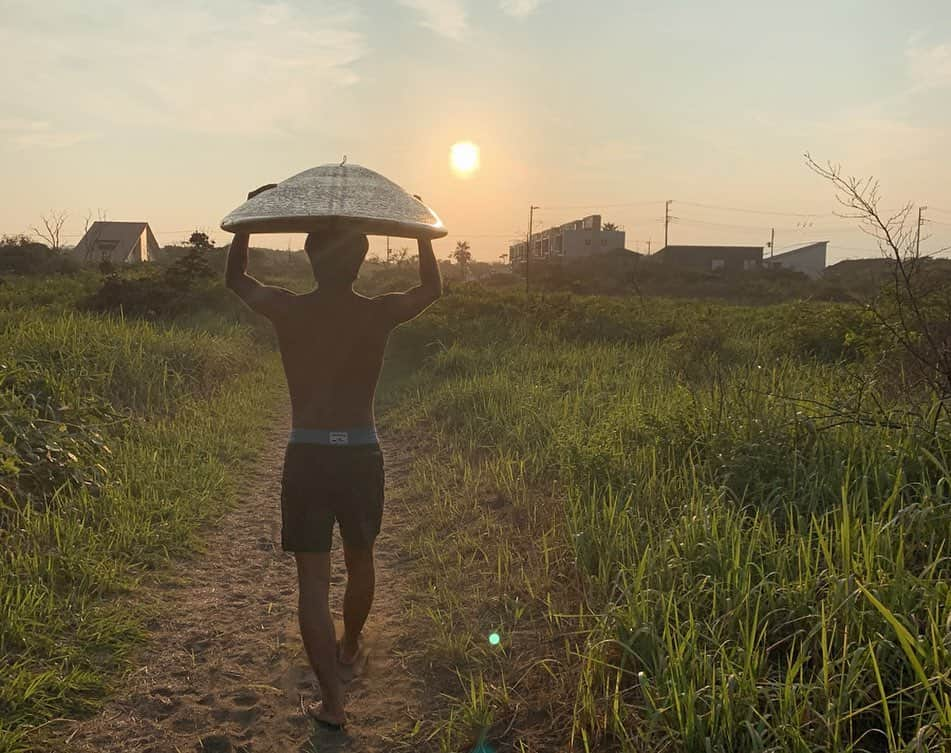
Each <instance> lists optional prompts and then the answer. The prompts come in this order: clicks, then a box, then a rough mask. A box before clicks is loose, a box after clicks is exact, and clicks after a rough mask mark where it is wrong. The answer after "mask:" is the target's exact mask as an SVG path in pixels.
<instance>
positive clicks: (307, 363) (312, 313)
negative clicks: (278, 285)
mask: <svg viewBox="0 0 951 753" xmlns="http://www.w3.org/2000/svg"><path fill="white" fill-rule="evenodd" d="M274 328H275V330H276V331H277V337H278V341H279V343H280V346H281V360H282V361H283V363H284V373H285V374H286V376H287V386H288V389H289V390H290V394H291V408H292V411H293V424H294V426H295V427H306V428H314V429H320V428H324V427H326V428H347V427H355V426H373V425H374V419H373V395H374V392H375V391H376V383H377V379H378V378H379V376H380V369H381V368H382V366H383V351H384V349H385V348H386V341H387V338H388V337H389V334H390V331H391V330H392V329H393V323H392V321H391V319H390V318H389V317H388V316H387V312H386V311H385V307H384V306H383V305H381V303H380V302H379V301H378V300H374V299H372V298H365V297H364V296H361V295H358V294H356V293H353V292H352V291H348V292H345V293H340V294H321V291H320V290H316V291H314V292H313V293H308V294H306V295H300V296H296V297H295V298H293V299H291V300H290V301H288V302H287V303H286V305H285V308H284V310H283V311H282V313H281V316H279V317H278V318H276V319H274ZM328 398H332V399H328Z"/></svg>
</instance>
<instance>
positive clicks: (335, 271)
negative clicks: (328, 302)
mask: <svg viewBox="0 0 951 753" xmlns="http://www.w3.org/2000/svg"><path fill="white" fill-rule="evenodd" d="M369 247H370V244H369V243H368V242H367V237H366V236H365V235H362V234H360V233H352V232H347V231H346V230H323V231H319V232H316V233H310V234H308V236H307V241H306V242H305V243H304V250H305V251H306V252H307V256H308V258H309V259H310V265H311V267H313V269H314V279H315V280H317V285H318V286H319V287H323V288H340V287H350V285H352V284H353V281H354V280H356V279H357V273H358V272H359V271H360V265H361V264H363V260H364V259H365V258H366V255H367V249H369Z"/></svg>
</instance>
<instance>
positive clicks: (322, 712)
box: [307, 701, 347, 731]
mask: <svg viewBox="0 0 951 753" xmlns="http://www.w3.org/2000/svg"><path fill="white" fill-rule="evenodd" d="M307 713H308V714H309V715H310V716H311V717H312V718H313V719H314V721H315V722H317V723H318V724H320V725H321V726H323V727H327V728H328V729H332V730H335V731H339V730H342V729H343V728H344V727H346V726H347V712H346V711H344V710H343V709H341V710H340V711H338V712H333V711H330V710H329V709H327V708H325V707H324V702H323V701H318V702H317V703H312V704H310V705H309V706H308V707H307Z"/></svg>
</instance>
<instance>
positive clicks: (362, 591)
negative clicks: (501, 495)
mask: <svg viewBox="0 0 951 753" xmlns="http://www.w3.org/2000/svg"><path fill="white" fill-rule="evenodd" d="M252 195H253V194H252ZM367 247H368V244H367V239H366V236H364V235H359V234H354V233H351V232H348V231H347V229H346V226H345V225H344V224H340V225H339V227H337V228H334V229H331V230H328V231H325V232H322V233H311V234H310V235H308V236H307V242H306V244H305V250H306V252H307V255H308V257H309V258H310V263H311V266H312V267H313V270H314V278H315V279H316V281H317V287H316V288H315V289H314V290H312V291H310V292H309V293H304V294H300V295H298V294H295V293H292V292H290V291H289V290H285V289H283V288H278V287H273V286H270V285H263V284H262V283H260V282H258V281H257V280H256V279H254V278H253V277H251V276H250V275H249V274H248V273H247V268H248V235H247V234H246V233H237V234H235V237H234V239H233V240H232V242H231V248H230V250H229V252H228V266H227V272H226V284H227V285H228V287H229V288H231V290H233V291H234V292H235V293H237V294H238V296H240V298H241V300H243V301H244V302H245V303H246V304H247V305H248V306H249V307H250V308H251V309H253V310H254V311H256V312H257V313H259V314H262V315H264V316H266V317H267V318H268V319H270V320H271V323H272V324H273V325H274V329H275V330H276V332H277V337H278V342H279V344H280V348H281V359H282V361H283V363H284V373H285V375H286V377H287V386H288V389H289V390H290V396H291V410H292V421H293V424H292V426H293V428H292V429H291V436H290V442H289V443H288V446H287V452H286V454H285V457H284V474H283V478H282V481H281V516H282V530H281V545H282V547H283V549H284V551H289V552H293V553H294V557H295V558H296V560H297V577H298V593H299V604H298V606H299V610H298V617H299V620H300V631H301V636H302V638H303V640H304V647H305V648H306V650H307V656H308V658H309V659H310V664H311V666H312V667H313V668H314V673H315V674H316V675H317V680H318V682H319V683H320V691H321V703H319V704H312V705H311V706H310V707H309V708H308V711H309V713H310V714H311V715H312V716H313V717H314V718H315V719H316V720H317V721H318V722H320V723H321V724H323V725H326V726H329V727H332V728H334V729H340V728H342V727H343V726H344V724H345V723H346V712H345V710H344V698H343V690H342V687H341V680H340V676H339V674H338V662H339V663H340V664H342V665H344V666H346V665H354V664H355V663H357V662H361V661H362V660H365V655H364V651H365V649H364V647H363V643H362V640H361V637H360V634H361V631H362V630H363V625H364V623H365V622H366V619H367V615H368V614H369V612H370V605H371V603H372V601H373V586H374V572H373V542H374V539H375V538H376V535H377V534H378V533H379V531H380V521H381V519H382V516H383V456H382V454H381V453H380V446H379V444H378V443H377V436H376V430H375V428H374V420H373V396H374V392H375V391H376V383H377V379H378V377H379V374H380V369H381V367H382V365H383V350H384V348H385V346H386V341H387V338H388V336H389V334H390V332H391V331H392V330H393V329H394V328H395V327H397V326H398V325H400V324H402V323H403V322H407V321H409V320H410V319H412V318H414V317H415V316H417V315H418V314H419V313H421V312H422V311H423V310H424V309H425V308H426V307H428V306H429V305H430V304H431V303H433V302H434V301H435V300H436V299H437V298H439V296H440V295H441V294H442V282H441V280H440V277H439V266H438V265H437V263H436V257H435V255H434V254H433V247H432V243H431V242H430V241H428V240H422V239H421V240H420V241H419V276H420V284H419V285H418V286H416V287H415V288H412V289H411V290H408V291H407V292H405V293H388V294H386V295H381V296H377V297H375V298H367V297H365V296H362V295H359V294H358V293H355V292H354V291H353V289H352V284H353V281H354V280H355V279H356V277H357V272H358V271H359V269H360V265H361V264H362V263H363V260H364V257H365V256H366V253H367ZM334 521H337V523H338V524H339V525H340V534H341V537H342V538H343V554H344V560H345V562H346V567H347V589H346V592H345V595H344V601H343V624H344V634H343V637H342V638H341V640H340V642H339V644H338V643H337V640H336V635H335V633H334V623H333V618H332V616H331V613H330V605H329V592H330V544H331V537H332V533H333V525H334Z"/></svg>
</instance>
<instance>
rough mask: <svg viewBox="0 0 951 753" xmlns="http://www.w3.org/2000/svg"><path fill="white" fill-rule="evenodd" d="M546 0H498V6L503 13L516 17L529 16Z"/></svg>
mask: <svg viewBox="0 0 951 753" xmlns="http://www.w3.org/2000/svg"><path fill="white" fill-rule="evenodd" d="M544 2H546V0H499V7H501V8H502V12H503V13H507V14H508V15H510V16H515V17H516V18H524V17H525V16H530V15H532V13H534V12H535V11H536V10H538V9H539V8H540V7H541V5H542V3H544Z"/></svg>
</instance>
